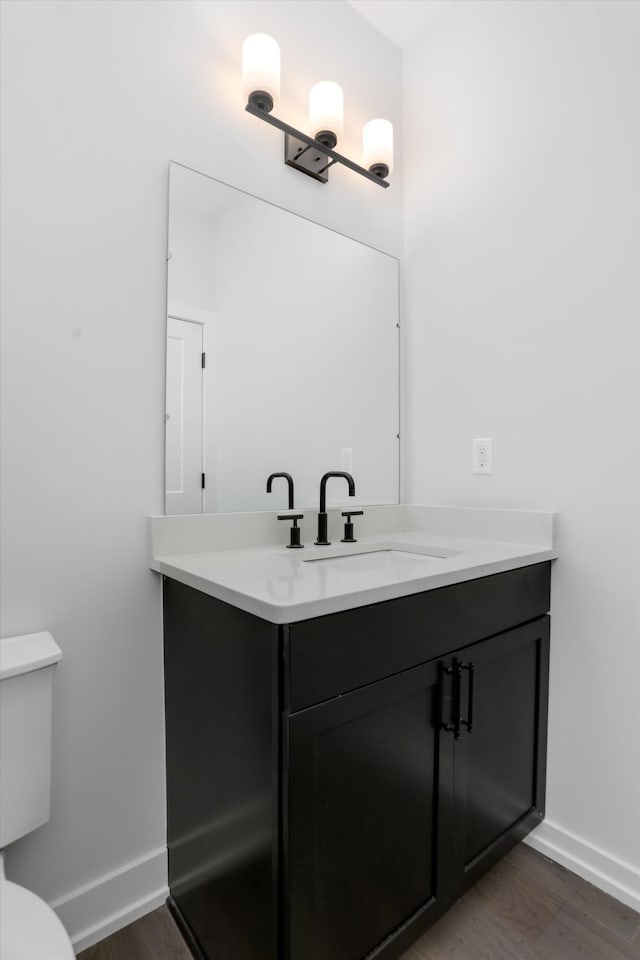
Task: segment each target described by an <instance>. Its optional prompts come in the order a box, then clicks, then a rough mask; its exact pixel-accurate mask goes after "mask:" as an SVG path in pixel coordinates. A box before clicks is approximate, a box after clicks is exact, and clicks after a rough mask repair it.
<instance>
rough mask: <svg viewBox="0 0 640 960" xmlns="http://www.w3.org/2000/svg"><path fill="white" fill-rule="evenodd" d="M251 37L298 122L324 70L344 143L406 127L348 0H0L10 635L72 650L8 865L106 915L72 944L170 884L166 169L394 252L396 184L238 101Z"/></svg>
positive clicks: (72, 915)
mask: <svg viewBox="0 0 640 960" xmlns="http://www.w3.org/2000/svg"><path fill="white" fill-rule="evenodd" d="M255 31H265V32H268V33H271V34H273V35H274V36H276V37H277V39H278V40H279V42H280V45H281V48H282V61H283V85H282V86H283V95H282V109H281V112H282V114H283V115H284V116H286V117H287V118H289V119H290V120H291V121H292V122H293V123H302V122H304V118H305V112H306V97H307V94H308V90H309V87H310V86H311V84H312V83H313V82H314V81H315V80H317V79H321V78H323V77H324V76H325V75H326V74H327V73H330V75H331V77H332V78H333V79H335V80H337V81H338V82H340V83H341V84H342V86H343V88H344V91H345V102H346V104H347V113H346V122H345V128H346V135H345V143H344V150H345V152H346V153H350V152H352V153H353V154H357V153H358V151H359V149H360V148H359V138H360V131H361V128H362V124H363V123H364V121H366V120H367V119H368V118H369V117H371V116H375V115H382V116H389V117H390V119H392V120H393V121H394V123H395V125H396V129H397V132H398V136H399V137H400V134H401V131H400V127H401V118H400V116H399V113H400V106H401V97H400V80H401V74H400V55H399V51H398V50H396V49H395V48H394V47H392V46H391V44H389V43H387V42H386V41H385V40H383V39H382V38H381V37H380V36H379V35H378V34H377V33H376V32H375V31H374V30H373V29H371V28H369V27H368V26H367V25H366V24H365V23H364V22H363V21H362V20H361V18H360V17H359V16H358V15H357V14H356V13H355V12H354V11H353V10H352V9H351V8H350V7H349V6H348V5H347V4H341V3H340V4H338V3H330V2H324V0H319V2H300V0H298V2H296V3H287V2H284V3H283V2H269V3H263V2H257V3H252V2H243V0H231V2H216V3H213V2H211V3H208V2H204V3H198V2H189V0H180V2H171V0H160V2H145V3H135V2H130V3H129V2H127V3H112V2H100V0H98V2H91V3H79V2H75V0H72V2H61V0H45V2H30V3H23V2H6V3H3V4H2V64H3V67H2V69H3V74H2V98H3V99H2V131H1V132H2V170H3V184H2V186H3V196H2V205H3V217H4V225H3V235H2V255H3V262H2V274H3V290H2V314H3V324H4V329H3V344H2V346H3V350H2V363H3V371H2V374H3V391H4V392H3V402H2V417H3V422H2V426H3V443H4V448H3V456H2V484H3V499H2V508H3V514H2V600H3V604H2V623H1V630H2V633H3V635H7V634H13V633H21V632H26V631H31V630H41V629H45V628H48V629H51V630H52V631H53V633H54V635H55V637H56V639H57V640H58V642H59V644H60V646H61V647H62V649H63V651H64V654H65V659H64V661H63V663H62V665H61V666H60V668H59V671H58V675H57V678H56V691H55V717H54V721H55V729H54V736H55V756H54V777H53V815H52V819H51V822H50V823H49V824H48V825H46V826H45V827H43V828H42V829H40V830H38V831H37V832H36V833H34V834H33V835H31V836H29V837H27V838H25V839H24V840H21V841H18V843H17V844H16V846H15V848H14V849H13V850H11V851H10V854H9V858H8V873H9V875H10V876H12V877H13V878H14V879H15V880H16V881H18V882H22V883H24V884H26V885H28V886H29V887H31V888H32V889H33V890H35V891H36V892H37V893H39V894H41V895H42V896H44V897H45V898H46V899H48V900H50V901H51V900H56V901H57V900H59V899H60V898H63V899H64V898H66V897H67V896H69V897H70V899H68V901H67V902H66V903H63V904H62V906H61V907H60V911H61V915H62V916H63V919H65V920H66V921H67V923H68V924H69V926H70V927H71V928H72V933H74V934H78V935H79V934H80V932H81V931H82V930H83V928H85V927H87V926H92V925H93V926H95V929H94V930H93V931H92V932H91V931H90V932H89V934H87V936H86V937H84V936H81V937H80V940H79V942H80V943H81V944H86V943H88V942H89V941H90V940H91V939H95V938H96V937H97V936H99V934H100V933H101V932H102V933H104V932H108V927H109V925H108V924H107V925H106V926H105V925H104V923H105V911H107V912H109V911H110V912H112V913H114V914H116V916H115V918H114V920H113V924H114V925H117V924H119V923H122V922H123V918H124V919H126V918H127V917H129V916H131V913H127V910H128V909H129V907H130V905H131V904H132V903H133V902H134V901H135V900H136V899H137V898H138V899H142V901H143V902H142V904H141V905H140V907H139V909H140V910H143V909H145V907H146V906H148V905H149V904H150V903H152V902H154V900H153V897H154V895H155V894H157V895H158V896H161V894H162V885H163V883H164V882H165V874H164V865H163V864H164V860H163V850H162V848H163V845H164V839H165V808H164V782H163V779H164V744H163V732H162V728H163V695H162V637H161V623H160V584H159V581H158V578H157V577H156V576H155V575H154V574H152V573H150V572H149V571H148V570H147V569H146V555H147V551H146V532H147V519H146V518H147V515H148V514H150V513H159V512H161V510H162V502H163V498H162V461H163V449H162V446H163V412H164V397H163V391H164V384H163V379H164V373H163V364H164V331H165V252H166V217H167V178H168V162H169V160H171V159H175V160H179V161H181V162H183V163H186V164H188V165H190V166H193V167H195V168H197V169H201V170H203V171H204V172H206V173H209V174H211V175H213V176H216V177H219V178H221V179H223V180H226V181H227V182H229V183H231V184H234V185H237V186H239V187H242V188H243V189H246V190H249V191H251V192H253V193H256V194H260V195H262V196H264V197H266V198H267V199H269V200H272V201H274V202H276V203H279V204H281V205H283V206H286V207H288V208H290V209H292V210H294V211H296V212H298V213H301V214H304V215H305V216H308V217H310V218H312V219H315V220H318V221H320V222H322V223H325V224H327V225H328V226H331V227H333V228H335V229H337V230H340V231H342V232H344V233H346V234H349V235H351V236H354V237H355V238H356V239H361V240H364V241H366V242H368V243H371V244H373V245H375V246H377V247H379V248H382V249H385V250H387V251H388V252H390V253H393V254H396V255H397V254H398V253H399V249H400V242H401V222H400V214H401V196H402V193H401V188H400V183H401V177H400V175H399V172H398V173H396V174H394V187H393V189H390V190H387V191H383V190H380V189H379V188H376V187H375V186H373V185H371V184H369V183H368V182H366V181H365V180H364V179H361V178H359V177H357V176H355V175H353V174H352V173H350V172H349V171H348V170H346V169H337V170H333V171H332V172H331V180H330V183H329V184H328V185H322V184H319V183H317V182H316V181H313V180H311V179H310V178H307V177H304V176H302V175H300V174H297V173H296V172H295V171H292V170H291V169H289V168H287V167H285V166H284V165H283V163H282V150H283V147H282V138H281V135H280V134H279V133H278V132H277V131H274V130H273V129H271V128H270V127H268V126H267V125H266V124H260V123H259V122H258V121H256V120H255V119H254V118H253V117H250V116H249V115H248V114H246V113H245V112H244V110H243V103H242V99H241V93H240V75H239V69H240V49H241V43H242V40H243V38H244V37H245V36H246V35H247V34H248V33H251V32H255ZM132 862H133V866H134V868H133V869H132V870H130V871H127V870H126V867H127V865H128V864H130V863H132ZM109 871H112V872H115V873H114V874H113V876H111V877H110V878H108V877H105V875H106V874H107V873H108V872H109ZM119 871H124V872H123V873H120V872H119ZM103 880H104V883H103V882H102V881H103ZM82 885H88V886H87V888H86V889H84V890H81V891H78V888H79V887H81V886H82ZM76 894H77V896H76ZM103 894H104V896H103ZM145 898H147V900H145ZM118 911H124V913H123V914H122V915H121V916H117V914H118Z"/></svg>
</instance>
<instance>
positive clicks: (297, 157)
mask: <svg viewBox="0 0 640 960" xmlns="http://www.w3.org/2000/svg"><path fill="white" fill-rule="evenodd" d="M245 110H246V111H247V113H250V114H252V115H253V116H254V117H258V118H259V119H260V120H264V121H265V122H266V123H270V124H271V126H272V127H277V128H278V130H282V132H283V133H284V135H285V163H287V164H288V165H289V166H291V167H295V169H296V170H300V172H301V173H306V174H307V175H308V176H310V177H313V178H314V179H315V180H320V181H321V182H322V183H326V182H327V180H328V172H329V167H332V166H333V164H334V163H341V164H342V165H343V166H345V167H348V168H349V170H353V172H354V173H359V174H360V176H361V177H366V178H367V180H371V181H372V183H377V184H378V186H379V187H385V189H386V187H388V186H390V184H389V181H388V180H384V179H383V178H382V177H379V176H378V175H377V174H375V173H371V171H370V170H367V169H366V168H365V167H361V166H360V165H359V164H357V163H354V162H353V160H349V158H348V157H343V156H342V154H341V153H336V151H335V150H332V149H331V148H330V147H327V146H325V144H324V143H320V141H319V140H314V139H313V137H309V136H307V134H306V133H302V131H301V130H296V128H295V127H292V126H291V125H290V124H288V123H285V122H284V120H279V119H278V118H277V117H274V116H273V114H272V113H268V112H267V111H266V110H262V109H260V108H259V107H256V106H254V105H253V104H252V103H248V104H247V105H246V107H245ZM310 149H311V153H309V150H310ZM314 152H315V153H319V154H321V155H322V156H324V157H326V158H328V160H329V162H328V163H326V164H324V165H323V166H322V167H321V168H318V167H317V166H316V164H317V163H321V162H322V161H321V160H320V158H319V157H314V156H312V154H313V153H314Z"/></svg>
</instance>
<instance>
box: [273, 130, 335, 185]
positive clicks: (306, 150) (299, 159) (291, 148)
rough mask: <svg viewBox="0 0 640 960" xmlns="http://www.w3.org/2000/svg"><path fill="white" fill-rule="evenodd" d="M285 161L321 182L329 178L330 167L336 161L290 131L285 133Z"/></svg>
mask: <svg viewBox="0 0 640 960" xmlns="http://www.w3.org/2000/svg"><path fill="white" fill-rule="evenodd" d="M284 162H285V163H286V164H288V165H289V166H290V167H295V169H296V170H300V172H301V173H306V174H307V175H308V176H310V177H313V178H314V180H320V182H321V183H326V182H327V180H328V179H329V167H330V166H332V165H333V163H334V161H333V160H332V159H331V157H327V156H326V154H324V153H321V152H320V151H319V150H318V149H316V147H313V146H310V145H309V144H308V143H305V141H304V140H299V139H298V137H294V136H293V135H292V134H290V133H285V135H284Z"/></svg>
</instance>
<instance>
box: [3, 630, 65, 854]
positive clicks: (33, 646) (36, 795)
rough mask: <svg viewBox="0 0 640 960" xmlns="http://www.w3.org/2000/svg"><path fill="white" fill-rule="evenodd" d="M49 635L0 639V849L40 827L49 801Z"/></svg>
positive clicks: (52, 651)
mask: <svg viewBox="0 0 640 960" xmlns="http://www.w3.org/2000/svg"><path fill="white" fill-rule="evenodd" d="M61 659H62V651H61V650H60V648H59V647H58V645H57V644H56V642H55V640H54V639H53V637H52V636H51V634H50V633H30V634H27V635H26V636H21V637H7V638H5V639H4V640H0V850H1V849H2V848H3V847H6V846H7V845H8V844H9V843H12V842H13V841H14V840H17V839H18V837H22V836H23V835H24V834H26V833H30V832H31V831H32V830H35V828H36V827H39V826H40V825H41V824H43V823H45V822H46V821H47V820H48V819H49V815H50V802H51V706H52V697H53V673H54V670H55V665H56V663H58V661H59V660H61Z"/></svg>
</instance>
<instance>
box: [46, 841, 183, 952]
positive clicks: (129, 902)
mask: <svg viewBox="0 0 640 960" xmlns="http://www.w3.org/2000/svg"><path fill="white" fill-rule="evenodd" d="M168 894H169V888H168V886H167V848H166V847H159V848H158V849H157V850H152V851H151V853H148V854H146V855H145V856H143V857H139V858H138V859H137V860H131V861H130V862H129V863H125V864H124V865H123V866H122V867H119V868H118V869H117V870H112V871H111V872H110V873H105V874H103V876H101V877H98V878H97V880H94V881H92V882H91V883H87V884H85V886H83V887H78V889H77V890H72V891H71V893H68V894H66V895H65V896H64V897H60V898H59V899H58V900H55V901H54V902H53V903H52V904H51V906H52V907H53V909H54V910H55V911H56V913H57V914H58V916H59V917H60V919H61V920H62V922H63V924H64V926H65V928H66V930H67V933H68V934H69V936H70V937H71V941H72V943H73V948H74V950H75V951H76V953H80V951H81V950H85V949H86V948H87V947H91V946H92V945H93V944H94V943H97V942H98V941H99V940H102V939H103V938H104V937H108V936H109V934H111V933H115V931H116V930H120V929H121V928H122V927H126V926H127V924H128V923H133V921H134V920H138V919H139V917H143V916H144V915H145V913H150V911H151V910H155V908H156V907H159V906H161V904H163V903H164V901H165V900H166V898H167V896H168Z"/></svg>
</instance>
